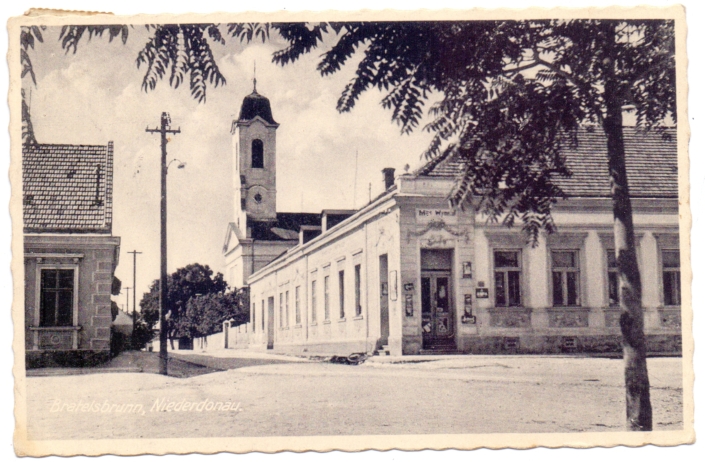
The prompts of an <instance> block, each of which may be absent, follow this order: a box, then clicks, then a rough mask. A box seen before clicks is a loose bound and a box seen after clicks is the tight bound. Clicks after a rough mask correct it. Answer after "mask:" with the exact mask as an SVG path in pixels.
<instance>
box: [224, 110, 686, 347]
mask: <svg viewBox="0 0 705 462" xmlns="http://www.w3.org/2000/svg"><path fill="white" fill-rule="evenodd" d="M268 104H269V103H268V102H267V107H268ZM667 135H671V139H669V138H668V137H667V136H666V137H664V136H662V134H660V133H659V134H657V133H648V134H643V133H637V131H636V130H634V129H631V128H625V144H626V150H627V170H628V175H629V181H630V188H631V189H630V190H631V195H632V205H633V211H634V223H635V229H636V238H637V245H638V260H639V266H640V273H641V278H642V286H643V299H642V302H643V306H644V310H645V329H646V334H647V342H648V348H649V350H650V351H651V352H660V353H675V352H679V351H680V348H681V343H680V339H681V322H680V319H681V306H680V303H681V298H680V286H681V281H680V250H679V226H678V185H677V149H676V142H675V130H673V131H671V132H669V133H667ZM564 154H565V156H566V158H567V161H568V165H569V167H570V169H571V170H572V171H573V176H572V177H571V178H570V179H562V180H561V183H560V185H561V187H562V189H563V190H564V191H565V193H566V194H567V195H568V199H567V200H561V201H559V203H558V204H556V206H555V207H554V208H553V217H554V220H555V223H556V224H557V226H558V232H557V233H555V234H551V235H541V236H540V238H539V242H538V245H537V246H535V247H532V246H530V245H527V242H526V237H525V236H524V235H523V234H521V232H520V230H519V229H508V228H506V227H502V226H499V225H492V224H488V223H487V220H486V218H485V217H483V216H481V215H477V214H475V213H474V212H473V211H466V212H463V211H456V210H453V209H451V208H450V207H449V205H448V200H447V197H448V193H449V191H450V190H451V187H452V185H453V181H454V178H455V176H456V175H457V173H458V171H459V168H460V165H459V164H458V162H455V161H454V160H453V159H449V160H445V161H441V162H430V163H428V164H427V165H425V166H423V167H422V168H421V169H419V170H418V171H416V172H414V173H409V174H404V175H400V176H397V177H394V173H393V171H392V170H391V169H385V171H384V174H385V181H386V191H385V192H384V193H383V194H381V195H380V196H379V197H377V198H376V199H374V200H373V201H372V202H371V203H370V204H368V205H367V206H365V207H363V208H362V209H360V210H357V211H355V212H354V213H352V215H349V212H345V213H344V214H342V215H341V217H342V218H344V219H343V220H342V221H340V220H336V221H335V222H332V223H331V225H332V226H331V225H328V223H326V222H325V220H323V222H320V223H319V224H315V223H314V224H311V223H306V224H302V225H298V229H296V224H294V226H290V228H289V229H288V234H287V237H288V239H286V241H287V242H286V244H287V245H286V247H287V249H286V250H285V251H284V252H283V253H280V254H279V255H278V256H276V257H272V258H271V261H269V262H268V263H263V264H261V265H259V264H257V265H254V266H253V267H252V271H250V272H249V274H247V275H246V276H245V281H246V283H247V285H249V288H250V297H251V300H250V303H251V313H250V322H249V323H247V324H245V325H241V326H237V327H231V328H227V326H226V331H227V332H226V335H225V337H226V339H227V340H226V346H227V347H245V346H246V347H248V348H261V349H274V350H275V351H282V352H289V353H317V352H318V353H326V354H350V353H353V352H368V353H372V352H375V351H378V350H380V351H383V352H386V353H388V354H393V355H402V354H405V355H406V354H419V353H425V352H434V353H440V352H448V353H451V352H464V353H478V354H479V353H484V354H491V353H561V352H584V353H588V352H589V353H609V352H617V351H620V350H621V344H620V341H621V340H620V339H621V336H620V329H619V308H618V306H617V299H616V297H617V283H616V281H617V279H616V278H617V276H616V268H615V267H614V250H613V249H614V242H613V241H614V240H613V237H612V223H613V218H612V203H611V199H610V190H609V183H608V175H607V156H606V140H605V138H604V136H603V135H601V134H600V132H599V131H589V130H582V131H581V132H580V134H579V145H578V148H577V149H575V150H570V151H566V152H564ZM272 155H275V153H274V152H273V153H272ZM272 165H273V162H272ZM271 187H272V188H274V184H271ZM241 211H242V212H241V213H243V214H244V215H247V214H248V207H247V203H246V202H243V207H242V208H241ZM278 215H281V214H278ZM275 216H276V214H275ZM325 216H326V214H325V213H323V214H322V215H320V216H319V219H320V218H321V217H325ZM312 220H313V219H312ZM279 221H281V220H279ZM260 223H261V222H260ZM270 223H271V224H272V227H276V226H274V224H276V223H277V221H275V220H274V219H272V220H271V221H270ZM258 226H259V225H258ZM240 234H245V233H240ZM295 237H297V239H295ZM232 242H234V241H233V240H232V239H231V240H230V244H229V246H230V247H227V246H226V249H225V251H226V258H229V259H228V262H229V265H230V267H235V268H237V265H238V264H241V263H238V262H237V260H238V259H237V258H232V257H227V255H228V254H227V252H228V250H229V251H230V255H234V254H235V251H234V249H236V248H237V245H233V244H232ZM240 261H241V262H242V261H244V259H241V260H240ZM240 274H241V273H240V270H237V277H240V276H239V275H240Z"/></svg>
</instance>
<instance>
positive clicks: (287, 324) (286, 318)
mask: <svg viewBox="0 0 705 462" xmlns="http://www.w3.org/2000/svg"><path fill="white" fill-rule="evenodd" d="M284 316H285V317H284V325H285V326H286V327H289V291H288V290H287V291H286V311H285V315H284Z"/></svg>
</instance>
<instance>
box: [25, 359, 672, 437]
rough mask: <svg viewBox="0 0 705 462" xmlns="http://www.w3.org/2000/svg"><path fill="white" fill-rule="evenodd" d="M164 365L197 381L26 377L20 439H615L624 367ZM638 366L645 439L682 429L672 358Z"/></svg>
mask: <svg viewBox="0 0 705 462" xmlns="http://www.w3.org/2000/svg"><path fill="white" fill-rule="evenodd" d="M172 356H173V357H176V358H179V360H181V361H184V363H189V364H193V365H194V367H200V368H201V373H198V374H193V375H190V376H189V374H185V375H184V376H183V378H179V377H164V376H160V375H157V374H152V373H146V372H145V373H137V372H97V373H90V374H79V375H49V376H32V377H28V378H27V381H26V383H27V390H26V392H27V394H26V396H27V408H28V419H27V422H28V425H29V426H28V433H29V435H28V436H29V438H30V439H95V438H174V437H176V438H178V437H238V436H306V435H372V434H449V433H450V434H452V433H455V434H460V433H535V432H583V431H591V432H595V431H621V430H623V428H624V427H623V424H624V407H625V404H624V386H623V378H622V374H623V369H622V366H623V363H622V361H621V360H615V359H602V358H579V357H538V356H445V357H439V356H434V357H375V358H371V359H370V360H368V361H367V362H365V363H364V364H362V365H359V366H349V365H341V364H332V363H328V362H321V361H309V360H304V359H300V358H286V357H282V356H274V355H266V354H264V353H248V352H237V351H232V350H231V351H222V352H216V353H211V354H210V355H205V354H201V353H193V352H190V354H174V355H172ZM204 366H205V368H204ZM648 367H649V374H650V382H651V400H652V405H653V409H654V429H655V430H675V429H680V428H681V427H682V424H683V414H682V413H683V410H682V383H681V380H682V373H681V359H680V358H652V359H649V361H648ZM223 369H227V370H223ZM203 372H209V373H203Z"/></svg>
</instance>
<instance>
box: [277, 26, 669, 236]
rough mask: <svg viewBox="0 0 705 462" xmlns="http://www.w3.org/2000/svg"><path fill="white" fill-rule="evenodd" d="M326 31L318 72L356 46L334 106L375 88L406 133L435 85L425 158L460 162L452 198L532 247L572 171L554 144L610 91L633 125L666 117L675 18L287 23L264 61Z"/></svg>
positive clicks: (586, 120) (602, 112)
mask: <svg viewBox="0 0 705 462" xmlns="http://www.w3.org/2000/svg"><path fill="white" fill-rule="evenodd" d="M329 28H331V29H332V30H333V31H334V32H335V33H336V34H338V35H337V37H336V41H335V44H334V45H333V46H332V47H331V48H330V49H329V50H327V51H326V52H324V53H323V54H322V56H321V60H320V62H319V64H318V70H319V71H320V73H321V74H322V75H328V74H331V73H333V72H336V71H338V70H339V69H341V68H342V66H344V65H345V64H346V63H347V62H348V61H349V60H350V59H351V58H352V57H353V55H354V54H355V53H356V51H357V50H359V49H364V56H363V58H362V59H361V61H360V62H359V64H358V65H357V69H356V72H355V76H354V78H353V79H352V80H351V81H350V82H349V83H348V84H347V85H346V87H345V88H344V90H343V92H342V94H341V96H340V98H339V100H338V110H340V111H349V110H351V109H352V108H353V107H354V105H355V102H356V101H357V100H358V99H359V97H360V95H361V94H362V93H363V92H364V91H366V90H368V89H370V88H377V89H379V90H381V91H383V92H385V93H386V95H385V96H384V97H383V98H382V101H381V103H382V105H383V106H384V107H386V108H389V109H391V110H392V119H393V120H394V121H395V122H397V123H398V124H399V125H400V127H401V131H402V132H403V133H408V132H410V131H411V130H413V129H414V128H416V127H417V126H418V125H419V123H420V120H421V118H422V116H423V107H424V105H425V104H426V103H427V102H428V100H429V95H431V94H433V92H440V93H441V95H442V99H441V101H439V102H437V103H435V104H433V105H432V107H431V108H430V113H431V115H432V116H433V120H432V122H431V123H430V124H428V125H427V126H426V127H425V129H426V130H428V131H430V132H431V133H433V135H434V136H433V139H432V141H431V144H430V145H429V147H428V148H427V150H426V151H425V156H426V157H427V158H429V159H437V160H441V159H444V158H446V157H448V156H454V157H455V158H456V159H458V160H460V161H461V163H462V165H463V171H462V175H461V176H460V177H459V179H458V182H457V184H456V187H455V188H454V190H453V191H452V193H451V195H450V199H451V201H452V203H453V204H455V205H457V206H461V207H463V206H468V205H471V204H472V205H474V206H475V207H476V208H477V209H478V210H480V211H482V212H484V213H485V214H486V215H487V216H488V217H490V219H493V220H496V219H499V218H500V217H502V219H503V223H504V224H505V225H507V226H511V225H513V224H514V222H515V221H516V220H517V219H521V221H522V223H523V227H524V230H525V231H526V232H527V234H528V235H529V237H530V238H531V239H532V241H534V242H536V238H537V236H538V233H539V231H540V230H542V229H544V230H547V231H549V232H552V231H554V230H555V225H554V224H553V220H552V218H551V214H550V210H551V205H552V204H554V203H555V202H556V201H557V200H558V199H560V198H561V197H563V196H564V194H563V191H562V190H561V189H560V187H559V186H558V185H557V184H556V182H555V181H554V179H556V178H559V177H566V176H569V175H570V170H569V168H568V166H567V165H566V163H565V158H564V157H563V156H562V155H561V151H562V149H564V148H565V147H568V146H572V145H574V144H575V142H576V141H577V140H576V134H577V129H578V127H579V126H581V125H585V124H592V125H597V126H600V127H602V128H604V127H603V125H604V122H605V117H606V114H607V99H606V96H605V92H606V91H610V87H613V90H612V94H611V95H612V96H610V99H611V100H612V101H611V102H613V103H615V104H618V105H619V106H620V107H628V108H629V109H630V110H631V111H632V112H633V113H634V114H635V117H636V122H637V125H638V126H639V127H641V128H645V129H649V128H652V127H654V126H657V125H659V124H663V123H664V122H669V121H670V122H675V121H676V115H675V41H674V23H673V21H661V20H635V21H607V20H594V21H588V20H552V21H548V20H547V21H468V22H414V23H397V22H388V23H387V22H384V23H342V24H341V23H338V24H332V25H331V24H328V25H326V24H319V25H313V26H310V27H302V26H301V25H298V24H289V25H280V26H279V31H280V33H281V35H282V36H283V37H284V38H285V39H286V40H287V41H288V42H289V44H290V46H289V47H288V48H286V49H284V50H281V51H279V52H277V53H275V55H274V57H273V59H274V61H275V62H278V63H280V64H286V63H288V62H292V61H295V60H296V59H298V58H299V57H300V56H302V55H303V54H305V53H309V52H311V51H312V50H313V49H314V48H316V47H318V46H321V45H323V44H324V40H323V35H324V34H325V33H326V32H328V29H329ZM608 69H614V72H613V73H612V72H608ZM615 98H617V99H618V101H614V99H615ZM473 201H476V202H475V203H473Z"/></svg>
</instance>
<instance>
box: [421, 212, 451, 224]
mask: <svg viewBox="0 0 705 462" xmlns="http://www.w3.org/2000/svg"><path fill="white" fill-rule="evenodd" d="M456 216H457V211H455V210H452V209H416V222H417V223H427V222H429V221H431V220H447V219H455V217H456Z"/></svg>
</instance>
